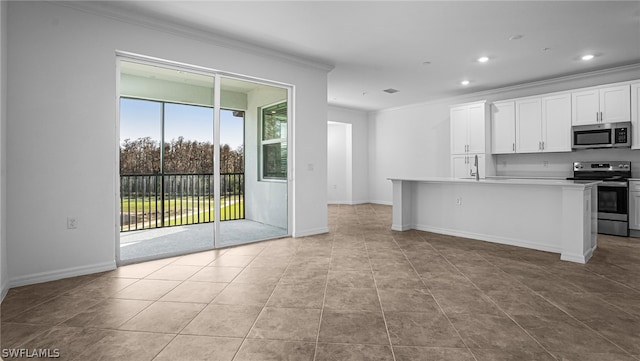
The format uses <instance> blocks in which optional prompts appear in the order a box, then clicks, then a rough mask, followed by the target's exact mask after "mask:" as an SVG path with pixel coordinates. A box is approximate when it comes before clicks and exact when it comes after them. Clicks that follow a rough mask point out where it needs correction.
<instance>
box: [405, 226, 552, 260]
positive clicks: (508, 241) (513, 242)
mask: <svg viewBox="0 0 640 361" xmlns="http://www.w3.org/2000/svg"><path fill="white" fill-rule="evenodd" d="M410 229H417V230H418V231H424V232H433V233H440V234H446V235H449V236H456V237H462V238H470V239H477V240H479V241H485V242H491V243H498V244H505V245H508V246H516V247H523V248H528V249H534V250H537V251H544V252H552V253H558V254H560V253H561V252H562V248H561V247H554V246H549V245H546V244H540V243H534V242H530V241H525V240H521V239H514V238H506V237H497V236H491V235H486V234H482V233H474V232H465V231H459V230H452V229H447V228H438V227H431V226H425V225H413V226H412V227H410Z"/></svg>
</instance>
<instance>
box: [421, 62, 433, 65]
mask: <svg viewBox="0 0 640 361" xmlns="http://www.w3.org/2000/svg"><path fill="white" fill-rule="evenodd" d="M430 64H431V62H430V61H423V62H422V65H430Z"/></svg>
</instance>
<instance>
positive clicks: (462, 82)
mask: <svg viewBox="0 0 640 361" xmlns="http://www.w3.org/2000/svg"><path fill="white" fill-rule="evenodd" d="M469 83H470V82H469V81H468V80H463V81H461V82H460V84H462V85H469Z"/></svg>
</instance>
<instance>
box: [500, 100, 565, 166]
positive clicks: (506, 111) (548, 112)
mask: <svg viewBox="0 0 640 361" xmlns="http://www.w3.org/2000/svg"><path fill="white" fill-rule="evenodd" d="M491 125H492V127H491V136H492V138H491V145H492V152H493V153H494V154H507V153H539V152H570V151H571V94H570V93H558V94H549V95H546V96H541V97H529V98H521V99H515V100H511V101H503V102H496V103H494V104H492V119H491Z"/></svg>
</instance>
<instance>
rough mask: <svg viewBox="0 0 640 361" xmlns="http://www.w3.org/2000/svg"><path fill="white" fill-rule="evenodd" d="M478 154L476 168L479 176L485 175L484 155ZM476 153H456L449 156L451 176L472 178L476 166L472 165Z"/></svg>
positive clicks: (483, 176)
mask: <svg viewBox="0 0 640 361" xmlns="http://www.w3.org/2000/svg"><path fill="white" fill-rule="evenodd" d="M477 155H478V169H479V170H480V178H485V176H486V173H485V172H486V170H487V168H486V156H485V155H484V154H477ZM475 156H476V154H457V155H452V156H451V176H452V177H453V178H474V177H475V173H473V172H475V170H476V167H475V166H474V163H475Z"/></svg>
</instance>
